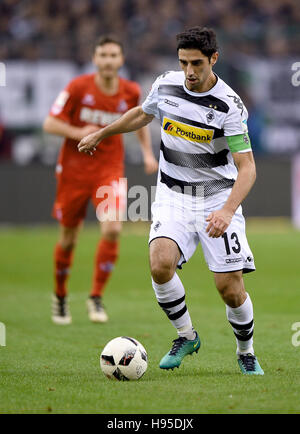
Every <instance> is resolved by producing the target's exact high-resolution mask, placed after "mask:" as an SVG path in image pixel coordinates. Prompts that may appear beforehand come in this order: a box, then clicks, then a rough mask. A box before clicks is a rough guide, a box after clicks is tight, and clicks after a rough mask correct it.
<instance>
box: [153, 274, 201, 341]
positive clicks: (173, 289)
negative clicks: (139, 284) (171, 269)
mask: <svg viewBox="0 0 300 434" xmlns="http://www.w3.org/2000/svg"><path fill="white" fill-rule="evenodd" d="M152 286H153V289H154V292H155V295H156V299H157V301H158V304H159V305H160V307H161V308H162V309H163V311H164V312H165V313H166V315H167V317H168V318H169V320H170V321H171V323H172V324H173V326H174V327H175V328H176V329H177V333H178V335H179V336H182V337H186V338H187V339H194V336H195V333H194V329H193V326H192V321H191V317H190V314H189V312H188V310H187V307H186V304H185V290H184V286H183V285H182V282H181V280H180V278H179V277H178V275H177V274H176V273H175V274H174V276H173V277H172V279H171V280H169V282H166V283H163V284H161V285H160V284H159V283H156V282H154V280H153V279H152Z"/></svg>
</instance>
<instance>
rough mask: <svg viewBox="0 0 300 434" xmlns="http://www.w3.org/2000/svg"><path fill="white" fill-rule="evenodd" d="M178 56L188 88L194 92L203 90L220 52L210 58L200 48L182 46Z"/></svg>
mask: <svg viewBox="0 0 300 434" xmlns="http://www.w3.org/2000/svg"><path fill="white" fill-rule="evenodd" d="M178 58H179V63H180V66H181V69H182V70H183V71H184V74H185V78H186V86H187V88H188V89H189V90H191V91H194V92H201V91H202V87H203V85H204V84H205V83H206V81H207V79H208V77H209V76H210V75H211V73H212V67H213V65H214V64H215V63H216V61H217V59H218V53H214V54H213V55H212V57H211V59H210V60H209V59H208V57H207V56H205V55H204V54H203V53H202V52H201V51H200V50H196V49H183V48H180V49H179V50H178Z"/></svg>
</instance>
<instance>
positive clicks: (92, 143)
mask: <svg viewBox="0 0 300 434" xmlns="http://www.w3.org/2000/svg"><path fill="white" fill-rule="evenodd" d="M100 141H101V139H99V128H98V129H97V131H96V132H95V133H92V134H89V135H88V136H86V137H84V138H83V139H81V141H80V142H79V143H78V146H77V148H78V151H79V152H85V153H86V154H89V155H93V153H94V152H95V151H96V146H97V145H98V144H99V143H100Z"/></svg>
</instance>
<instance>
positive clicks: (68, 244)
mask: <svg viewBox="0 0 300 434" xmlns="http://www.w3.org/2000/svg"><path fill="white" fill-rule="evenodd" d="M59 244H60V246H61V248H62V249H64V250H67V251H70V250H74V249H75V247H76V240H72V239H68V238H67V239H61V240H60V242H59Z"/></svg>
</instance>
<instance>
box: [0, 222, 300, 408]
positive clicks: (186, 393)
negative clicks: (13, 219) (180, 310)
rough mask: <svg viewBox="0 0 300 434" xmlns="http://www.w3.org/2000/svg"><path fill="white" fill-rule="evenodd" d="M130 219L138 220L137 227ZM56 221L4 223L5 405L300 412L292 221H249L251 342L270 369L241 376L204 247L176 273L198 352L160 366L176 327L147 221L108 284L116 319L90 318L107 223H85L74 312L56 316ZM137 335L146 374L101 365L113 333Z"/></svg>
mask: <svg viewBox="0 0 300 434" xmlns="http://www.w3.org/2000/svg"><path fill="white" fill-rule="evenodd" d="M132 228H133V229H132ZM56 238H57V229H56V227H37V228H19V229H16V228H2V229H0V240H1V251H0V256H1V260H0V276H1V278H0V288H1V292H0V322H2V323H4V324H5V326H6V346H1V347H0V413H117V414H118V413H119V414H120V413H128V414H130V413H133V414H135V413H161V414H162V413H169V414H170V413H178V414H179V413H180V414H185V413H300V398H299V390H300V363H299V361H300V346H298V347H295V346H293V345H292V334H293V333H295V332H293V331H292V330H291V327H292V324H293V323H295V322H299V321H300V313H299V312H300V311H299V289H300V279H299V245H300V233H299V232H296V231H294V230H293V229H292V228H290V227H289V226H288V225H286V226H285V225H279V226H278V225H275V226H272V225H270V224H269V223H268V222H262V223H261V224H259V225H257V224H249V230H248V239H249V243H250V245H251V247H252V250H253V252H254V254H255V260H256V266H257V271H256V272H255V273H251V274H249V275H246V276H245V283H246V288H247V290H248V291H249V293H250V294H251V298H252V300H253V304H254V314H255V317H254V318H255V333H254V347H255V350H256V354H257V356H258V358H259V361H260V363H261V366H262V367H263V369H264V370H265V376H264V377H246V376H243V375H242V374H241V373H240V371H239V368H238V364H237V362H236V359H235V339H234V336H233V333H232V330H231V327H230V326H229V324H228V323H227V320H226V316H225V306H224V304H223V302H222V301H221V298H220V297H219V295H218V294H217V291H216V289H215V288H214V284H213V276H212V273H210V272H209V271H208V270H207V268H206V264H205V262H204V259H203V256H202V253H201V250H200V249H199V251H197V253H196V254H195V255H194V257H193V258H192V259H191V261H190V262H189V263H188V264H186V265H185V266H184V268H183V270H182V271H179V275H180V277H181V278H182V281H183V283H184V285H185V288H186V291H187V305H188V307H189V310H190V313H191V316H192V319H193V323H194V326H195V328H196V329H197V330H198V332H199V335H200V338H201V340H202V347H201V349H200V351H199V353H198V355H193V357H186V358H185V359H184V362H183V364H182V366H181V367H180V368H179V369H176V370H174V371H167V372H165V371H163V370H160V369H159V367H158V364H159V360H160V358H161V357H162V356H163V355H164V354H165V352H166V351H168V350H169V348H170V344H171V341H172V339H174V338H176V333H175V329H173V327H172V326H171V324H169V322H168V320H167V318H166V317H165V314H164V313H163V312H162V311H161V309H160V308H159V306H158V305H157V303H156V300H155V297H154V293H153V290H152V287H151V280H150V274H149V266H148V251H147V233H146V231H145V229H144V228H143V227H142V228H141V227H140V226H139V225H138V224H137V225H136V226H131V225H129V227H128V228H127V229H126V228H125V230H124V233H123V235H122V240H121V254H120V259H119V262H118V265H117V267H116V270H115V272H114V275H113V277H112V279H111V280H110V282H109V285H108V287H107V290H106V294H105V299H104V302H105V305H106V307H107V311H108V314H109V316H110V321H109V322H108V323H107V324H105V325H96V324H92V323H90V322H89V321H88V318H87V314H86V308H85V301H86V298H87V295H88V292H89V289H90V284H91V277H92V265H93V255H94V250H95V247H96V243H97V239H98V228H97V227H96V226H87V227H85V228H83V230H82V233H81V236H80V240H79V244H78V248H77V251H76V255H75V261H74V266H73V270H72V274H71V278H70V281H69V288H70V307H71V312H72V316H73V324H72V325H70V326H63V327H62V326H56V325H54V324H52V323H51V320H50V300H51V292H52V273H53V271H52V255H53V253H52V252H53V246H54V244H55V242H56ZM120 335H121V336H122V335H126V336H132V337H135V338H136V339H138V340H140V341H141V342H142V344H143V345H144V346H145V348H146V350H147V352H148V357H149V365H148V370H147V372H146V374H145V375H144V377H143V378H142V379H141V380H139V381H137V382H117V381H110V380H108V379H106V378H105V377H104V375H103V374H102V372H101V371H100V367H99V355H100V353H101V350H102V349H103V347H104V346H105V344H106V343H107V342H108V341H109V340H110V339H112V338H114V337H116V336H120Z"/></svg>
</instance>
